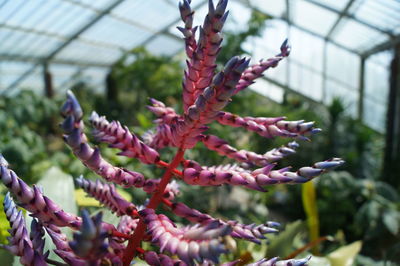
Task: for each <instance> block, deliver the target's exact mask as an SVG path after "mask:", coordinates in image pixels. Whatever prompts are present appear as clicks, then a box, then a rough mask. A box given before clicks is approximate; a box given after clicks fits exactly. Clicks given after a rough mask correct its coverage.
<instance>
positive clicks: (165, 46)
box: [146, 35, 184, 55]
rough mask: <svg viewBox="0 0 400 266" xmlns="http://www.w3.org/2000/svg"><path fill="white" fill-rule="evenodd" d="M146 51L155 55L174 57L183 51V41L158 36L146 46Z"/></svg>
mask: <svg viewBox="0 0 400 266" xmlns="http://www.w3.org/2000/svg"><path fill="white" fill-rule="evenodd" d="M146 49H147V50H149V51H150V52H151V53H152V54H155V55H174V54H176V53H178V52H180V51H183V49H184V47H183V41H179V40H176V39H172V38H171V37H167V36H165V35H158V36H157V37H156V38H154V40H152V41H151V42H150V43H148V44H147V45H146Z"/></svg>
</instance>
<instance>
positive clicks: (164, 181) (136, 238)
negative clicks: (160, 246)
mask: <svg viewBox="0 0 400 266" xmlns="http://www.w3.org/2000/svg"><path fill="white" fill-rule="evenodd" d="M184 154H185V149H181V148H180V149H179V150H178V151H177V153H176V154H175V157H174V159H173V160H172V162H171V163H170V164H169V165H168V167H167V170H166V171H165V173H164V175H163V177H162V178H161V182H160V183H159V185H158V188H157V191H156V192H155V193H154V194H153V196H152V197H151V199H150V202H149V204H148V205H147V206H146V207H147V208H151V209H156V208H157V206H158V205H159V204H160V203H161V201H162V197H163V194H164V191H165V188H166V187H167V185H168V183H169V182H170V180H171V177H172V174H173V173H174V171H178V170H176V169H175V168H176V167H177V166H178V165H179V164H180V162H181V161H182V159H183V155H184ZM145 232H146V224H145V223H144V221H143V219H140V221H139V223H138V225H137V227H136V230H135V232H134V233H133V234H132V236H131V237H130V239H129V242H128V246H127V247H126V249H125V252H124V255H123V259H122V260H123V264H124V266H129V265H130V263H131V261H132V259H133V257H134V256H135V253H136V252H137V248H138V247H139V246H140V243H141V242H142V239H143V237H144V234H145Z"/></svg>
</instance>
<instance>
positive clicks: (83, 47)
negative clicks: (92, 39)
mask: <svg viewBox="0 0 400 266" xmlns="http://www.w3.org/2000/svg"><path fill="white" fill-rule="evenodd" d="M121 56H122V52H121V51H120V50H118V49H110V48H107V47H102V46H98V45H94V44H90V43H86V42H84V41H80V40H76V41H74V42H72V43H71V44H70V45H68V46H67V47H66V48H64V49H63V50H62V51H61V52H60V53H59V54H57V55H56V59H62V60H67V61H75V62H78V63H79V62H81V63H89V64H91V63H92V64H104V65H111V64H112V63H114V62H115V61H116V60H118V59H119V58H120V57H121Z"/></svg>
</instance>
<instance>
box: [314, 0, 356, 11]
mask: <svg viewBox="0 0 400 266" xmlns="http://www.w3.org/2000/svg"><path fill="white" fill-rule="evenodd" d="M318 2H320V3H321V4H323V5H326V6H329V7H332V8H334V9H336V10H338V11H341V10H343V9H344V8H345V6H346V5H347V3H348V2H349V0H318Z"/></svg>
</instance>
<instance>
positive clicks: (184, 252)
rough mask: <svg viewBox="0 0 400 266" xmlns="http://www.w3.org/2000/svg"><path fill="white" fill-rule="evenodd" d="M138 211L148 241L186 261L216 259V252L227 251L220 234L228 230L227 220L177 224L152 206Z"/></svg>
mask: <svg viewBox="0 0 400 266" xmlns="http://www.w3.org/2000/svg"><path fill="white" fill-rule="evenodd" d="M140 214H141V216H142V217H143V219H144V221H145V223H146V224H147V225H148V231H149V233H150V234H151V236H152V241H153V242H154V243H156V244H158V245H159V246H160V247H161V250H165V251H168V252H171V253H173V254H177V255H178V257H179V258H180V259H181V260H183V261H184V262H185V263H187V264H191V263H192V262H193V260H197V261H198V262H200V263H201V262H203V260H205V259H209V260H212V261H213V262H214V263H218V256H219V255H220V254H222V253H226V252H227V251H228V250H227V248H226V246H225V245H224V243H223V237H224V236H226V235H228V234H229V233H230V232H231V228H230V226H229V225H227V224H222V223H220V222H218V221H213V222H212V223H209V224H208V225H206V226H199V225H195V226H193V227H184V228H177V227H176V225H175V224H174V223H172V221H171V220H169V219H168V218H167V217H166V216H164V215H156V214H155V213H154V210H152V209H146V210H143V211H140Z"/></svg>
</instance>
